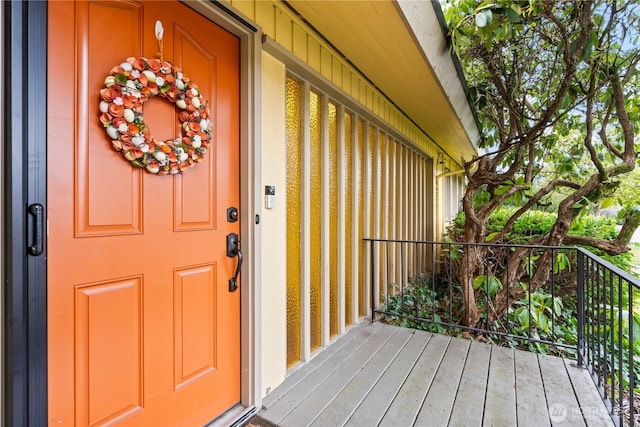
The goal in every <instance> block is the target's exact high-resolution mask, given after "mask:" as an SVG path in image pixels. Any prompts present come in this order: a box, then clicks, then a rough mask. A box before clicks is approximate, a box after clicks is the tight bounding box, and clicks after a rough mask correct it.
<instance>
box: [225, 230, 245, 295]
mask: <svg viewBox="0 0 640 427" xmlns="http://www.w3.org/2000/svg"><path fill="white" fill-rule="evenodd" d="M239 245H240V240H238V235H237V234H236V233H229V234H227V256H228V257H229V258H235V257H238V264H237V265H236V273H235V274H234V275H233V277H232V278H231V279H229V292H234V291H235V290H237V289H238V275H239V274H240V268H241V267H242V251H241V250H240V247H239Z"/></svg>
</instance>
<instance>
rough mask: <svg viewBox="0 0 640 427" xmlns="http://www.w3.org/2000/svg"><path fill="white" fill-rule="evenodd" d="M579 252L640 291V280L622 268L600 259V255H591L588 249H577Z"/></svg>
mask: <svg viewBox="0 0 640 427" xmlns="http://www.w3.org/2000/svg"><path fill="white" fill-rule="evenodd" d="M576 249H577V251H578V252H580V253H582V254H583V255H584V256H586V257H588V258H590V259H592V260H594V261H595V262H597V263H599V264H601V265H602V266H603V267H605V268H607V269H608V270H610V271H611V272H612V273H613V274H615V275H617V276H619V277H620V278H621V279H622V280H624V281H626V282H629V283H630V284H631V285H632V286H633V287H634V288H637V289H640V279H638V278H637V277H635V276H634V275H633V274H631V273H629V272H627V271H624V270H623V269H621V268H620V267H618V266H616V265H613V264H612V263H610V262H609V261H607V260H606V259H603V258H600V257H599V256H598V255H596V254H594V253H591V252H590V251H588V250H587V249H584V248H578V247H576Z"/></svg>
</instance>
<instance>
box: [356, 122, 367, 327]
mask: <svg viewBox="0 0 640 427" xmlns="http://www.w3.org/2000/svg"><path fill="white" fill-rule="evenodd" d="M357 138H358V141H357V145H358V171H357V174H358V212H359V214H358V216H359V218H358V242H359V244H360V251H359V252H358V278H359V280H358V315H359V316H364V309H365V298H364V297H365V293H364V287H365V283H364V278H365V271H364V266H365V263H364V260H365V256H366V253H365V248H366V245H365V244H364V242H363V241H362V239H363V238H365V237H368V236H365V225H366V220H367V219H366V218H365V216H364V206H365V204H364V201H365V197H367V193H366V188H365V187H366V185H367V179H366V178H367V169H366V157H365V151H364V150H365V141H364V121H363V120H362V119H358V128H357Z"/></svg>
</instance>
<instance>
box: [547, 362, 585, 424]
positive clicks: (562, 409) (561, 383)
mask: <svg viewBox="0 0 640 427" xmlns="http://www.w3.org/2000/svg"><path fill="white" fill-rule="evenodd" d="M538 361H539V362H540V372H541V373H542V381H543V382H544V390H545V394H546V396H547V405H548V408H549V417H550V419H551V422H552V423H553V425H554V427H555V426H567V427H568V426H576V427H578V426H584V425H585V423H584V419H583V417H582V414H581V412H580V407H579V406H578V400H577V399H576V395H575V393H574V390H573V386H572V385H571V381H570V380H569V374H568V373H567V368H566V366H565V365H564V361H563V360H562V359H560V358H558V357H553V356H547V355H544V354H541V355H539V356H538Z"/></svg>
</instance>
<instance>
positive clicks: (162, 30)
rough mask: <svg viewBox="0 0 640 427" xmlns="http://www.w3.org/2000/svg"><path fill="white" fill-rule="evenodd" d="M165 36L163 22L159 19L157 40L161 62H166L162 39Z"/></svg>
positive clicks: (157, 22)
mask: <svg viewBox="0 0 640 427" xmlns="http://www.w3.org/2000/svg"><path fill="white" fill-rule="evenodd" d="M163 36H164V27H163V26H162V22H161V21H160V20H159V19H158V20H157V21H156V39H157V40H158V48H159V49H160V61H164V58H163V55H162V44H163V43H162V37H163Z"/></svg>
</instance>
